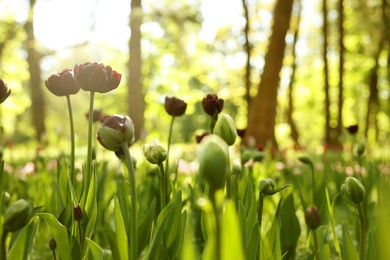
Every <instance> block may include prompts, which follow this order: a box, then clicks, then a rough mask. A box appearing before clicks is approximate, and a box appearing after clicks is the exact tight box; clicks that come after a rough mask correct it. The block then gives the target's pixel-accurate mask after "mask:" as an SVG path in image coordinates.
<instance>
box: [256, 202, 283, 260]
mask: <svg viewBox="0 0 390 260" xmlns="http://www.w3.org/2000/svg"><path fill="white" fill-rule="evenodd" d="M281 205H282V199H280V200H279V204H278V208H277V209H276V213H275V216H274V218H273V220H272V226H271V228H270V229H269V231H268V233H267V235H266V236H265V238H264V239H262V240H261V242H260V243H261V249H260V259H262V260H263V259H264V260H269V259H272V260H273V259H275V260H276V259H277V260H279V259H281V258H282V256H281V246H280V218H279V210H280V207H281Z"/></svg>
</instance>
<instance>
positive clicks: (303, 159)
mask: <svg viewBox="0 0 390 260" xmlns="http://www.w3.org/2000/svg"><path fill="white" fill-rule="evenodd" d="M298 160H299V161H301V163H304V164H306V165H310V166H311V167H313V161H312V160H311V159H310V158H309V156H307V155H302V156H299V158H298Z"/></svg>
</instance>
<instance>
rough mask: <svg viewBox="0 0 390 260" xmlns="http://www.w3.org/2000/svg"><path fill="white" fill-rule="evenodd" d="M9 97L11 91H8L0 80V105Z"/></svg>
mask: <svg viewBox="0 0 390 260" xmlns="http://www.w3.org/2000/svg"><path fill="white" fill-rule="evenodd" d="M9 95H11V90H10V89H8V86H7V84H6V83H5V82H4V81H3V80H2V79H0V104H1V103H3V102H4V101H5V100H6V99H7V98H8V97H9Z"/></svg>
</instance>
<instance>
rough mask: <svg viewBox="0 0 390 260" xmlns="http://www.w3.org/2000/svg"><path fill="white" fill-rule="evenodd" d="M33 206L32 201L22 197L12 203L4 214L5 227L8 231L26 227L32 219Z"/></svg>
mask: <svg viewBox="0 0 390 260" xmlns="http://www.w3.org/2000/svg"><path fill="white" fill-rule="evenodd" d="M32 211H33V206H32V204H31V202H28V201H26V200H24V199H20V200H17V201H15V202H14V203H12V204H11V205H10V206H9V207H8V208H7V210H6V211H5V214H4V224H3V228H4V230H5V231H7V232H14V231H16V230H18V229H21V228H23V227H25V226H26V225H27V224H28V222H29V221H30V218H31V214H32Z"/></svg>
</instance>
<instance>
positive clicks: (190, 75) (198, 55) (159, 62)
mask: <svg viewBox="0 0 390 260" xmlns="http://www.w3.org/2000/svg"><path fill="white" fill-rule="evenodd" d="M389 6H390V5H389V3H388V2H387V0H369V1H367V0H354V1H352V0H315V1H314V0H313V1H309V0H294V1H293V0H275V1H273V0H263V1H255V0H242V1H240V0H226V1H224V0H213V1H201V0H176V1H172V0H167V1H150V0H142V2H141V0H132V1H130V0H129V1H126V0H117V1H110V0H83V1H77V0H69V1H61V0H18V1H13V0H0V13H1V15H0V78H2V79H3V80H4V81H5V82H6V83H7V84H8V87H9V88H10V89H11V90H12V95H11V97H10V98H9V99H7V101H6V102H4V103H3V104H2V105H1V107H0V109H1V110H0V118H1V126H2V136H1V142H2V143H3V145H6V146H8V147H14V146H15V147H16V146H17V147H19V148H20V149H22V150H25V153H20V155H22V156H23V157H26V156H28V155H29V154H31V155H32V156H33V155H34V154H35V152H36V151H35V150H34V149H31V145H34V146H35V147H38V148H37V149H41V148H42V147H52V149H56V151H55V153H58V152H59V151H58V147H67V144H68V142H69V138H68V132H69V131H68V117H67V114H66V113H65V112H64V111H65V109H66V99H64V98H59V97H56V96H53V95H51V94H50V93H49V92H48V90H47V89H46V87H45V85H44V81H45V79H47V78H48V77H49V76H50V75H51V74H54V73H58V72H61V71H62V70H63V69H64V68H66V67H70V68H73V66H74V65H75V64H81V63H84V62H86V61H91V62H99V63H104V64H105V65H110V66H112V67H113V68H114V69H115V70H116V71H118V72H119V73H122V74H123V75H122V81H121V84H120V86H119V87H118V89H116V90H115V91H112V92H110V93H108V94H107V95H105V96H104V98H103V96H99V95H97V97H96V103H95V104H96V105H95V108H98V109H101V111H102V112H103V113H104V114H113V113H118V114H128V115H130V116H131V117H132V119H133V121H134V123H135V127H136V137H137V138H139V139H141V140H144V139H145V138H148V137H147V136H153V137H157V138H160V139H161V140H166V139H167V136H168V131H161V129H168V126H169V116H168V115H167V114H166V113H165V111H164V99H165V96H176V97H178V98H180V99H183V100H184V101H186V102H187V103H188V108H187V111H186V116H183V117H180V118H179V119H178V120H180V121H181V124H176V125H175V128H176V129H175V137H174V138H175V142H183V143H194V142H195V134H196V133H197V131H198V130H199V129H200V128H202V127H200V126H205V127H203V128H207V118H206V117H205V115H204V114H203V112H202V106H201V100H202V98H203V97H204V96H205V95H206V94H207V93H217V94H218V96H219V97H221V98H223V99H225V107H224V112H225V113H228V114H230V115H231V116H232V117H233V118H234V120H235V122H236V125H237V127H238V128H240V129H243V128H247V132H246V134H247V137H249V136H254V137H255V139H256V141H257V143H259V144H268V143H270V144H273V145H274V146H278V148H279V149H280V150H289V149H291V148H293V147H295V148H299V149H300V147H303V148H305V149H308V150H311V151H315V152H322V151H323V150H324V149H328V148H340V147H341V146H342V143H345V141H346V140H347V141H348V139H347V138H349V136H348V135H347V134H346V129H345V128H346V127H348V126H351V125H356V124H357V125H358V126H359V131H358V133H357V138H358V139H359V140H365V142H366V144H367V147H368V150H369V151H370V150H371V151H375V152H376V153H378V154H379V155H381V154H382V155H383V152H385V153H388V145H387V146H386V144H389V140H390V131H389V129H390V102H389V99H390V86H389V81H390V73H389V72H390V65H389V64H390V48H389V47H390V44H389V35H390V33H389V32H390V9H389V8H390V7H389ZM72 103H73V110H74V114H75V116H74V120H75V131H76V142H77V143H78V145H83V144H84V145H86V140H87V138H86V135H87V133H86V131H85V126H86V122H87V118H86V116H85V114H86V112H87V111H86V108H87V105H86V104H88V95H87V93H80V94H79V95H77V96H74V97H73V96H72ZM59 115H61V116H59ZM148 139H150V138H148ZM384 144H385V145H384ZM386 149H387V150H386ZM386 151H387V152H386ZM5 155H6V156H17V155H15V154H12V155H11V154H5Z"/></svg>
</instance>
